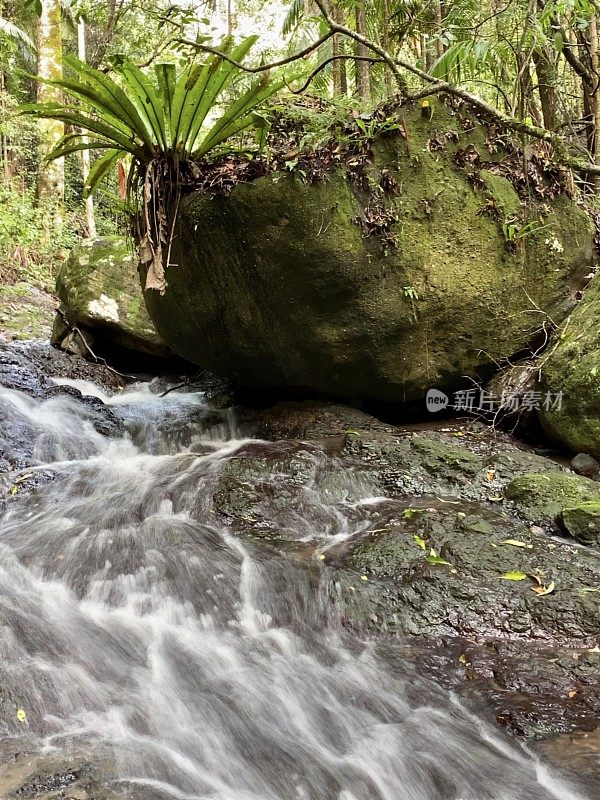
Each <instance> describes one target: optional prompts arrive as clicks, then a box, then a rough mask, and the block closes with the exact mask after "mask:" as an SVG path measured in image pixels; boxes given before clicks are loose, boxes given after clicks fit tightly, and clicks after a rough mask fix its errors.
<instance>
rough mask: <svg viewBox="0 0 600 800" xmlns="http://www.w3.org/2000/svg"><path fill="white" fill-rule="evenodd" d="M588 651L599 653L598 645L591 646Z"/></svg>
mask: <svg viewBox="0 0 600 800" xmlns="http://www.w3.org/2000/svg"><path fill="white" fill-rule="evenodd" d="M588 653H600V647H598V645H596V646H595V647H592V649H591V650H588Z"/></svg>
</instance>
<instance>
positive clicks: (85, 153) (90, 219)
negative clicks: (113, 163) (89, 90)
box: [77, 17, 98, 239]
mask: <svg viewBox="0 0 600 800" xmlns="http://www.w3.org/2000/svg"><path fill="white" fill-rule="evenodd" d="M77 55H78V56H79V60H80V61H84V62H85V61H86V46H85V22H84V20H83V17H79V20H78V23H77ZM81 138H82V141H84V142H87V141H88V137H87V136H82V137H81ZM81 173H82V175H83V183H84V185H85V183H86V182H87V179H88V175H89V174H90V151H89V150H82V151H81ZM85 217H86V221H87V229H88V236H89V237H90V239H95V238H96V236H97V235H98V233H97V231H96V215H95V214H94V198H93V197H92V196H91V195H90V196H89V197H88V198H86V201H85Z"/></svg>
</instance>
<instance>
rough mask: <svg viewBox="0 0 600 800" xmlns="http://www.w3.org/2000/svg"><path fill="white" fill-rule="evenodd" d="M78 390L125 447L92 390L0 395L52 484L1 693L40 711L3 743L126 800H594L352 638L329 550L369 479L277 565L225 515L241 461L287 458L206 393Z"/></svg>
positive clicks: (33, 512)
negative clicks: (299, 551)
mask: <svg viewBox="0 0 600 800" xmlns="http://www.w3.org/2000/svg"><path fill="white" fill-rule="evenodd" d="M76 388H78V389H79V390H80V391H82V393H84V394H88V395H90V396H94V397H96V398H97V399H100V400H102V401H103V402H104V403H105V404H107V405H108V407H109V408H110V409H111V411H112V412H113V413H114V414H115V415H116V416H117V417H118V418H119V419H120V420H121V421H122V423H123V425H124V430H125V434H124V435H122V436H121V437H119V438H114V437H108V436H106V435H104V434H102V433H101V432H99V431H98V429H97V426H96V427H95V426H94V424H93V423H94V420H93V419H92V417H91V416H89V415H88V414H87V412H86V408H85V407H84V406H83V405H82V404H81V403H80V402H78V401H77V399H76V398H73V397H68V396H64V397H55V398H52V399H49V400H37V399H31V398H29V397H27V396H25V395H23V394H20V393H19V392H15V391H9V390H0V406H1V408H2V412H3V414H4V416H5V420H6V423H7V424H10V425H13V426H20V428H21V429H23V430H24V431H26V432H27V435H28V437H29V439H30V440H31V442H32V453H33V458H34V460H35V461H36V462H37V466H34V467H33V468H32V469H34V470H36V469H39V470H44V471H50V472H51V473H52V475H53V477H54V480H52V481H50V482H48V483H47V484H46V485H45V486H43V487H42V488H41V489H39V490H38V491H37V492H35V493H33V494H31V495H29V496H24V497H22V498H17V499H16V500H15V501H13V502H10V503H9V504H8V507H7V510H6V511H5V513H4V516H3V518H2V519H1V520H0V691H2V692H7V693H8V696H9V698H10V701H9V703H8V705H7V706H6V707H9V708H11V709H13V708H14V710H16V709H23V710H24V711H25V712H26V720H25V721H24V720H22V719H18V718H17V716H16V714H13V713H11V714H8V715H4V716H0V733H1V734H2V735H3V736H4V737H6V738H8V740H9V741H14V742H15V743H17V744H16V745H15V746H20V745H19V743H23V742H27V743H28V746H29V747H32V746H35V747H38V748H39V749H40V751H43V752H53V751H55V750H62V749H69V748H71V749H72V748H75V749H76V750H77V751H83V752H85V753H86V754H87V757H88V758H89V759H91V760H94V761H95V762H96V763H98V764H100V765H102V766H101V768H102V770H103V772H104V774H105V780H106V785H107V786H118V787H120V790H121V791H122V792H123V793H122V794H119V795H118V796H119V797H134V796H135V797H136V798H137V797H144V798H147V799H148V800H157V799H159V798H165V800H168V799H169V798H175V799H176V800H200V798H202V800H399V798H402V800H521V798H534V799H535V800H559V799H560V800H576V798H582V797H583V796H582V795H580V794H578V793H577V791H576V790H575V789H571V788H569V787H568V786H566V785H565V784H564V783H562V782H561V780H560V779H559V778H557V777H556V776H554V775H552V773H551V772H550V771H549V770H548V769H547V768H546V767H545V766H544V765H542V764H540V763H539V762H538V761H537V759H536V758H535V757H534V756H533V755H531V754H530V753H529V752H528V751H527V750H525V749H523V748H521V747H519V746H518V745H516V744H514V743H511V742H509V741H508V740H507V739H506V738H505V737H504V736H503V735H502V734H501V733H499V732H498V731H497V730H496V729H495V728H493V727H492V726H490V725H489V724H488V723H487V722H484V721H482V720H481V719H480V718H478V716H477V715H476V714H475V713H474V712H473V710H472V709H470V708H469V707H467V706H465V705H464V703H463V701H462V700H460V699H459V698H457V697H456V696H454V695H452V694H451V693H450V694H449V693H448V692H447V691H445V690H443V689H442V688H441V687H440V686H439V685H437V684H436V683H435V681H433V680H432V679H430V678H428V676H427V674H425V673H424V672H422V671H420V670H418V669H416V668H415V663H414V662H409V661H407V660H406V659H405V658H403V656H402V655H401V651H400V649H397V650H396V649H394V647H393V646H392V645H376V644H374V643H370V642H362V641H359V640H358V639H357V638H356V637H354V636H350V635H349V634H348V633H346V632H345V631H344V630H343V629H342V628H341V627H340V626H339V625H338V624H337V622H336V620H335V614H332V613H331V612H330V608H329V604H328V602H327V600H326V594H327V592H326V571H325V570H326V568H324V567H323V565H322V562H320V561H319V559H318V557H317V555H316V554H317V553H318V552H319V550H320V549H322V548H324V547H327V546H328V545H329V544H330V543H332V542H336V541H339V540H340V539H341V538H344V537H345V536H348V535H350V533H352V531H353V530H356V528H355V527H354V528H353V526H356V525H358V524H360V523H359V522H357V521H356V519H355V516H353V511H354V509H355V508H356V506H357V505H360V504H361V503H362V504H368V503H369V502H371V497H370V487H369V486H367V485H364V486H363V485H360V483H357V484H356V485H354V486H351V487H348V486H347V485H344V486H342V483H343V481H344V480H346V482H348V481H350V480H351V479H350V478H339V479H336V481H332V482H331V486H333V489H331V488H330V490H329V493H327V492H325V493H324V492H319V491H317V490H316V489H315V491H308V492H307V497H306V513H305V514H303V515H301V516H298V515H297V514H296V515H294V514H292V512H290V515H289V519H286V525H287V526H288V528H289V529H290V530H293V531H294V532H295V534H296V535H297V538H298V539H300V540H302V541H303V542H305V543H306V544H307V547H308V551H309V556H308V557H307V556H306V555H305V556H304V557H296V556H295V555H294V554H293V553H292V554H290V553H283V552H281V551H279V550H277V549H276V548H274V547H271V546H270V545H269V544H265V543H256V542H253V541H251V540H247V539H244V538H243V537H240V536H239V535H236V534H234V532H233V531H232V530H230V529H229V528H228V527H227V526H226V525H224V523H223V521H222V518H221V517H219V515H218V514H216V513H215V510H214V508H213V502H212V498H213V496H214V493H215V491H216V488H217V485H218V481H219V477H220V475H221V474H222V471H223V469H224V467H225V466H226V464H227V462H228V459H230V458H231V456H232V455H233V454H235V453H238V452H240V451H243V449H244V448H245V447H246V448H247V447H259V448H261V447H262V448H272V447H277V446H279V445H277V444H269V443H266V442H253V441H251V440H247V439H244V438H243V431H241V432H240V431H239V430H237V428H236V425H235V420H234V419H233V418H232V417H227V416H225V417H221V418H220V421H219V420H216V421H215V420H214V419H213V417H214V413H213V410H212V409H210V408H209V407H208V406H207V404H206V402H205V400H204V398H203V396H202V395H201V394H185V393H181V392H173V393H170V394H168V395H166V396H165V397H159V396H158V395H157V394H155V393H154V392H153V391H152V387H151V386H147V385H140V386H135V387H132V388H131V389H130V390H128V391H127V392H124V393H122V394H119V395H117V396H112V397H109V396H107V395H106V394H104V393H103V392H101V391H100V390H99V389H97V387H94V386H93V385H91V384H82V383H81V382H77V384H76ZM211 415H212V416H211ZM274 485H275V487H276V476H275V479H274ZM349 488H351V489H352V491H349ZM344 498H346V499H345V500H344ZM310 553H313V555H312V556H311V555H310ZM135 792H138V794H135ZM139 792H141V794H139ZM115 796H116V795H115Z"/></svg>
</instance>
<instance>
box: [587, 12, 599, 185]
mask: <svg viewBox="0 0 600 800" xmlns="http://www.w3.org/2000/svg"><path fill="white" fill-rule="evenodd" d="M589 36H590V61H591V63H592V79H593V81H594V89H593V92H592V96H591V105H592V117H593V122H594V143H593V149H592V161H593V162H594V164H600V91H599V89H600V56H599V54H598V17H597V16H596V14H592V16H591V17H590V28H589ZM594 185H595V187H596V190H598V189H599V188H600V176H595V178H594Z"/></svg>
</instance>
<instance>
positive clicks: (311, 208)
mask: <svg viewBox="0 0 600 800" xmlns="http://www.w3.org/2000/svg"><path fill="white" fill-rule="evenodd" d="M402 120H403V125H404V127H405V131H406V135H405V136H402V135H400V134H399V133H398V134H395V135H391V136H390V135H387V136H382V137H379V138H377V139H376V140H375V142H374V143H373V145H372V153H369V154H367V155H366V156H365V157H364V158H361V157H358V158H355V159H354V160H353V159H352V158H350V157H349V158H348V163H347V164H346V166H345V168H342V167H340V168H339V169H337V170H336V171H334V172H332V173H331V174H330V175H329V176H328V178H327V180H323V181H320V182H315V183H307V182H305V181H304V180H303V178H302V176H300V175H293V174H291V175H290V174H289V173H285V172H276V173H271V174H269V175H266V176H264V177H262V178H259V179H257V180H256V181H254V182H252V183H247V184H241V185H238V186H236V187H235V188H234V190H233V191H232V193H231V195H230V196H228V197H224V196H214V197H210V196H207V195H206V194H196V195H194V196H192V197H191V198H188V199H187V200H186V201H185V202H184V203H183V205H182V208H181V211H180V216H179V225H178V229H177V232H176V238H175V242H174V248H173V251H172V261H173V266H171V267H169V268H168V269H167V272H166V278H167V281H168V284H169V286H168V288H167V290H166V292H165V294H164V296H161V295H160V294H159V293H158V292H156V291H149V292H146V303H147V306H148V309H149V312H150V315H151V317H152V319H153V321H154V323H155V325H156V328H157V330H158V331H159V333H160V334H161V336H162V337H163V339H164V341H166V342H167V343H168V344H169V345H170V346H171V347H172V348H173V350H174V351H175V352H177V353H178V354H179V355H181V356H183V357H184V358H186V359H188V360H190V361H192V362H195V363H197V364H199V365H201V366H203V367H205V368H207V369H210V370H211V371H213V372H215V373H217V374H221V375H225V376H227V377H229V378H231V379H233V380H234V381H236V382H238V383H239V384H242V385H244V386H249V387H253V388H259V389H267V390H269V389H271V390H272V389H277V390H281V389H284V390H289V391H292V392H295V393H298V394H305V395H306V393H308V392H311V393H313V394H314V393H316V394H319V395H324V396H329V397H338V398H344V399H346V400H350V402H354V401H359V400H368V401H377V402H386V403H402V402H407V401H413V400H417V399H421V398H423V397H424V395H425V392H426V391H427V389H428V388H430V387H431V386H437V387H439V388H440V389H445V390H454V389H456V388H457V387H458V386H459V385H460V384H461V382H463V381H464V376H470V377H474V378H477V377H478V378H481V379H485V377H487V376H489V375H490V374H491V373H492V372H494V371H495V369H496V367H495V365H496V364H497V363H498V362H499V361H501V360H502V359H504V358H506V357H508V356H510V355H512V354H513V353H515V352H518V351H520V350H521V349H522V348H524V347H525V346H526V345H527V344H528V343H529V342H531V340H532V338H534V336H535V335H536V333H537V332H538V329H539V314H538V313H537V311H539V310H541V311H543V312H546V313H549V314H550V315H551V316H552V318H553V319H559V320H560V319H562V318H564V316H565V314H566V313H567V311H568V309H569V308H570V307H571V306H572V302H573V301H572V299H571V298H572V296H573V295H574V294H575V291H576V290H578V289H579V288H580V287H581V285H582V282H583V279H584V276H585V275H587V274H588V273H589V270H590V265H591V264H592V261H593V226H592V224H591V222H590V219H589V218H588V217H587V215H586V214H585V213H584V212H583V211H582V210H581V209H580V208H579V207H578V206H577V205H576V204H575V203H573V202H572V201H571V200H569V199H568V198H567V197H566V195H564V194H563V195H557V196H554V197H551V196H548V197H544V198H543V199H542V198H539V200H538V201H536V200H535V199H533V200H530V201H526V200H524V199H523V200H522V199H521V198H520V197H519V196H518V194H517V192H516V191H515V189H514V188H513V186H512V184H511V183H509V181H508V180H507V179H505V178H504V177H503V176H502V175H500V174H499V172H500V171H501V168H500V167H499V164H500V162H501V161H502V159H503V158H504V157H505V156H506V153H505V152H503V150H502V146H501V145H500V143H499V141H498V140H496V141H495V142H494V145H493V148H491V147H490V145H489V140H488V139H487V132H486V129H485V128H484V127H483V126H482V125H481V124H480V123H478V122H477V121H474V122H473V121H471V123H470V124H469V125H468V126H466V125H465V126H464V127H463V125H462V124H461V121H460V118H459V116H458V115H457V114H454V113H452V112H451V111H450V110H448V109H447V108H446V107H445V106H444V105H443V104H439V105H436V108H435V114H434V115H433V117H432V119H431V120H426V119H424V118H423V116H422V115H421V114H420V111H419V110H418V109H411V108H408V107H407V108H403V109H402ZM466 127H468V130H465V128H466ZM467 165H468V166H467ZM473 165H475V166H473ZM373 187H376V189H374V188H373ZM382 187H383V188H382ZM550 195H552V193H550ZM515 220H516V222H515ZM540 220H541V221H540ZM509 221H510V224H508V222H509ZM520 232H521V233H522V235H521V233H520ZM534 308H535V309H537V311H536V313H532V311H533V309H534Z"/></svg>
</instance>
